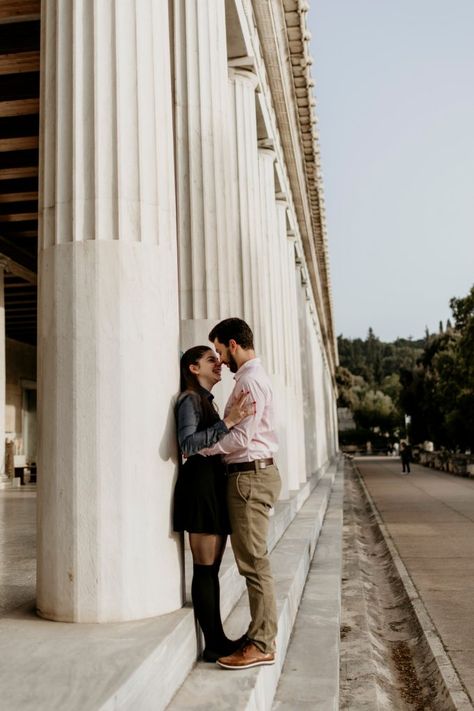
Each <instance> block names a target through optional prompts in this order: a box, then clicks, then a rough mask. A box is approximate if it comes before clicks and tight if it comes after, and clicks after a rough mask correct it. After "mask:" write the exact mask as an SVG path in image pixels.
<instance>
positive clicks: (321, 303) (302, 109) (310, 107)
mask: <svg viewBox="0 0 474 711" xmlns="http://www.w3.org/2000/svg"><path fill="white" fill-rule="evenodd" d="M252 5H253V12H254V16H255V20H256V25H257V31H258V34H259V38H260V44H261V48H262V54H263V56H264V59H265V66H266V71H267V75H268V80H269V83H270V85H271V89H272V97H273V103H274V110H275V114H276V118H277V122H278V127H279V132H280V136H281V140H282V146H283V151H284V153H285V159H286V162H287V168H288V174H289V178H290V183H291V189H292V192H293V195H294V202H295V207H296V211H297V214H298V223H299V227H300V230H301V236H302V239H303V244H304V245H305V252H306V258H307V261H308V267H309V272H310V277H311V282H312V286H313V291H314V297H315V301H316V307H317V310H318V316H319V320H320V325H321V331H322V335H323V339H324V341H325V342H326V347H327V353H328V356H329V359H330V361H331V365H332V368H331V369H332V372H333V373H334V369H335V366H336V365H337V363H338V355H337V341H336V338H335V332H334V319H333V303H332V291H331V280H330V272H329V257H328V248H327V234H326V214H325V204H324V187H323V182H322V172H321V160H320V148H319V134H318V132H317V129H316V125H317V122H318V119H317V116H316V113H315V105H316V100H315V98H314V96H313V86H314V81H313V79H312V76H311V65H312V63H313V59H312V57H311V54H310V51H309V42H310V39H311V33H310V32H309V30H308V29H307V25H306V15H307V12H308V10H309V3H308V2H307V1H306V0H254V1H253V3H252ZM279 29H280V31H279ZM282 56H283V57H288V60H289V61H283V62H282V61H281V57H282ZM285 74H286V76H285ZM290 91H291V95H289V92H290ZM295 133H296V137H297V141H295ZM302 181H303V185H302V184H301V182H302ZM315 260H316V263H314V262H315Z"/></svg>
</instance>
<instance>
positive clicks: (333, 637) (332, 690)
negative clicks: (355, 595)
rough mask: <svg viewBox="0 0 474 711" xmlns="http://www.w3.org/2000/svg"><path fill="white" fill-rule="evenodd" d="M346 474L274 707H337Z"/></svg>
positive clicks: (338, 484) (337, 486)
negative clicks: (343, 508)
mask: <svg viewBox="0 0 474 711" xmlns="http://www.w3.org/2000/svg"><path fill="white" fill-rule="evenodd" d="M343 484H344V482H343V477H342V473H338V475H337V476H336V481H335V483H334V488H333V491H332V494H331V498H330V501H329V506H328V510H327V513H326V516H325V519H324V524H323V528H322V531H321V534H320V537H319V541H318V545H317V547H316V551H315V554H314V558H313V561H312V563H311V567H310V570H309V574H308V578H307V580H306V585H305V589H304V591H303V597H302V598H301V602H300V607H299V610H298V614H297V616H296V620H295V624H294V627H293V634H292V636H291V640H290V644H289V647H288V651H287V654H286V659H285V664H284V666H283V670H282V674H281V677H280V682H279V684H278V688H277V692H276V695H275V700H274V703H273V709H274V711H294V709H298V711H304V710H305V709H307V710H308V711H309V710H310V709H311V711H337V710H338V708H339V666H340V637H341V630H340V625H341V575H342V530H343V510H342V502H343Z"/></svg>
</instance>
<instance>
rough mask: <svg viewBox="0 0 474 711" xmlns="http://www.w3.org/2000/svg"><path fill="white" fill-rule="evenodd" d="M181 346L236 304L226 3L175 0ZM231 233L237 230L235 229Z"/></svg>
mask: <svg viewBox="0 0 474 711" xmlns="http://www.w3.org/2000/svg"><path fill="white" fill-rule="evenodd" d="M172 5H173V9H174V36H175V121H176V147H177V151H176V153H177V194H178V235H179V293H180V310H181V346H182V348H183V350H184V349H186V348H188V347H190V346H192V345H196V344H198V343H201V342H202V343H207V335H208V332H209V330H210V328H211V327H212V326H213V325H214V324H215V323H216V321H218V320H219V319H222V318H226V317H228V316H231V315H239V314H238V313H235V309H238V299H237V296H236V294H237V290H238V288H239V287H240V279H239V278H238V260H237V244H236V240H235V239H232V235H233V234H235V228H234V227H233V226H232V222H231V205H230V200H231V197H230V184H229V177H228V171H229V163H230V160H229V157H230V136H231V133H230V121H229V97H228V93H229V90H228V76H227V49H226V25H225V3H224V1H223V0H173V3H172ZM233 230H234V232H233Z"/></svg>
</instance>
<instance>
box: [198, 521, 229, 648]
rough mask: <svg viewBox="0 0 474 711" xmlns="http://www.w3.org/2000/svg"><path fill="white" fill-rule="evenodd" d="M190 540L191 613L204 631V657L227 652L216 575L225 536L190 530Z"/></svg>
mask: <svg viewBox="0 0 474 711" xmlns="http://www.w3.org/2000/svg"><path fill="white" fill-rule="evenodd" d="M223 540H224V544H223ZM189 543H190V546H191V552H192V554H193V564H194V565H193V581H192V585H191V595H192V599H193V605H194V612H195V614H196V618H197V620H198V622H199V625H200V626H201V629H202V631H203V634H204V639H205V644H206V649H205V652H204V656H205V657H206V656H209V657H210V656H212V653H215V655H217V656H221V655H223V654H225V652H226V645H225V642H226V641H227V640H226V638H225V635H224V630H223V629H222V621H221V616H220V598H219V577H218V575H219V565H220V560H221V558H222V553H223V545H225V537H224V536H218V535H214V534H205V533H190V534H189ZM216 566H217V567H216ZM215 655H214V656H215ZM217 656H216V658H217ZM210 661H215V659H214V660H211V659H210Z"/></svg>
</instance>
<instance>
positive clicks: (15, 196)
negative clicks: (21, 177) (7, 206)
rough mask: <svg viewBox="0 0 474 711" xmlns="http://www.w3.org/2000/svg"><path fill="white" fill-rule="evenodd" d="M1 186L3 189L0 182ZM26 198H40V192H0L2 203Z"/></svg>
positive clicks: (21, 200)
mask: <svg viewBox="0 0 474 711" xmlns="http://www.w3.org/2000/svg"><path fill="white" fill-rule="evenodd" d="M0 185H1V188H2V189H3V185H2V184H1V183H0ZM26 200H38V193H37V192H29V193H1V192H0V203H9V202H23V201H26Z"/></svg>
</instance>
